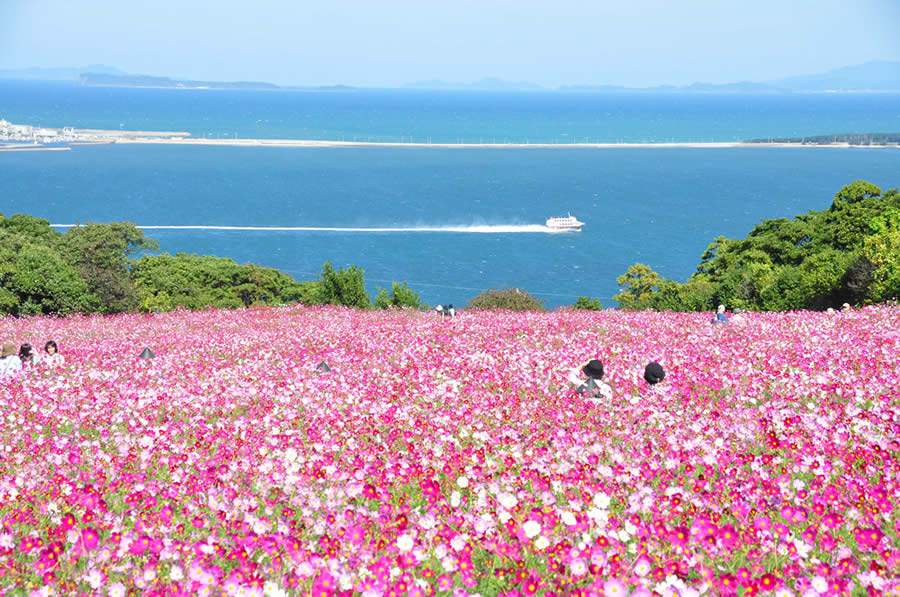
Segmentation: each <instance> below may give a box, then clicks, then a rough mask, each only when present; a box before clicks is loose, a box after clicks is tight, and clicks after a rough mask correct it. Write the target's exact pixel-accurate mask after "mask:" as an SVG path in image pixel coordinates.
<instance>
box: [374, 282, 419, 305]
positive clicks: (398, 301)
mask: <svg viewBox="0 0 900 597" xmlns="http://www.w3.org/2000/svg"><path fill="white" fill-rule="evenodd" d="M391 307H395V308H404V307H405V308H409V309H421V308H423V306H422V299H421V298H419V293H418V292H416V291H415V290H412V289H411V288H409V287H408V286H407V285H406V282H404V283H403V284H397V283H396V282H393V283H392V284H391V293H390V294H388V291H387V290H385V289H384V288H379V289H378V294H377V295H376V296H375V308H376V309H389V308H391Z"/></svg>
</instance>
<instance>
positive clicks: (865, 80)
mask: <svg viewBox="0 0 900 597" xmlns="http://www.w3.org/2000/svg"><path fill="white" fill-rule="evenodd" d="M769 85H772V86H776V87H783V88H786V89H790V90H792V91H900V62H889V61H887V60H874V61H872V62H866V63H865V64H858V65H856V66H845V67H843V68H837V69H834V70H830V71H828V72H826V73H821V74H818V75H806V76H799V77H788V78H786V79H779V80H777V81H770V82H769Z"/></svg>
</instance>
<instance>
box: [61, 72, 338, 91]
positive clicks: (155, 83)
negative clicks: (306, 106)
mask: <svg viewBox="0 0 900 597" xmlns="http://www.w3.org/2000/svg"><path fill="white" fill-rule="evenodd" d="M78 83H79V84H81V85H84V86H87V87H157V88H165V89H231V90H242V91H353V89H354V88H353V87H350V86H347V85H324V86H318V87H280V86H278V85H275V84H273V83H264V82H261V81H235V82H222V81H190V80H180V79H171V78H169V77H152V76H150V75H119V74H111V73H82V74H81V75H80V76H79V78H78Z"/></svg>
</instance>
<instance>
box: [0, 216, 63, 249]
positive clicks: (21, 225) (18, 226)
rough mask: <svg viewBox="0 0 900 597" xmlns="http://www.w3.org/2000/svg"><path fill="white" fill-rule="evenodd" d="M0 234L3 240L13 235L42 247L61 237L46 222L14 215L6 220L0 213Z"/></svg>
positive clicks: (41, 219) (40, 219)
mask: <svg viewBox="0 0 900 597" xmlns="http://www.w3.org/2000/svg"><path fill="white" fill-rule="evenodd" d="M0 233H3V234H2V235H0V236H2V237H3V238H4V239H8V238H9V237H10V236H9V235H13V236H17V237H19V238H21V239H23V240H25V241H27V242H35V243H36V244H43V245H49V244H52V243H53V241H54V240H55V239H56V238H58V237H59V236H61V235H60V234H59V232H57V231H55V230H54V229H53V228H52V227H51V226H50V222H48V221H47V220H45V219H43V218H35V217H33V216H29V215H25V214H14V215H11V216H9V217H8V218H7V217H4V216H3V214H2V213H0Z"/></svg>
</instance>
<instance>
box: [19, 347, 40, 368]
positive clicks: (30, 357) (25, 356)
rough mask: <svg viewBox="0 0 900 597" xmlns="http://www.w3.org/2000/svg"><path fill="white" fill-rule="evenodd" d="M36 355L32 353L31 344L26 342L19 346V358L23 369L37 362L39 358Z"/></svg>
mask: <svg viewBox="0 0 900 597" xmlns="http://www.w3.org/2000/svg"><path fill="white" fill-rule="evenodd" d="M36 357H37V355H36V354H35V353H34V348H32V347H31V344H29V343H27V342H26V343H25V344H23V345H22V346H20V347H19V360H20V361H22V368H23V369H24V368H26V367H31V366H32V365H34V364H35V363H37V362H38V361H39V360H40V359H39V358H36Z"/></svg>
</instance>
